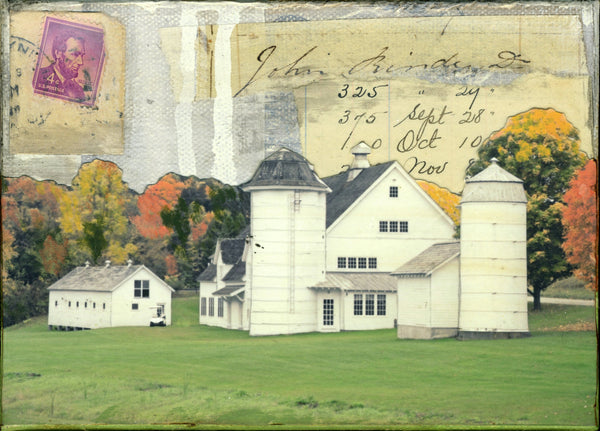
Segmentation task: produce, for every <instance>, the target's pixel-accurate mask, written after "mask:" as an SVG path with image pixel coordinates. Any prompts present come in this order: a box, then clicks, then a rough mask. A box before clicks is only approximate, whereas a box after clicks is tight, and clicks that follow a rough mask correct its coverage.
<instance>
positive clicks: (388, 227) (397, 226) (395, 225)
mask: <svg viewBox="0 0 600 431" xmlns="http://www.w3.org/2000/svg"><path fill="white" fill-rule="evenodd" d="M379 232H408V222H407V221H398V220H380V221H379Z"/></svg>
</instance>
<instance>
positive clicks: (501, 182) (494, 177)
mask: <svg viewBox="0 0 600 431" xmlns="http://www.w3.org/2000/svg"><path fill="white" fill-rule="evenodd" d="M491 162H492V163H491V164H490V165H489V166H488V167H487V168H485V169H484V170H483V171H481V172H480V173H478V174H477V175H475V176H474V177H472V178H469V179H467V180H466V181H465V183H466V184H465V188H464V190H463V193H462V199H461V201H460V203H461V205H462V204H464V203H467V202H516V203H527V196H526V195H525V189H524V188H523V180H521V179H519V178H517V177H515V176H514V175H513V174H511V173H509V172H507V171H505V170H504V169H502V168H501V167H500V166H498V160H497V159H495V158H493V159H492V160H491Z"/></svg>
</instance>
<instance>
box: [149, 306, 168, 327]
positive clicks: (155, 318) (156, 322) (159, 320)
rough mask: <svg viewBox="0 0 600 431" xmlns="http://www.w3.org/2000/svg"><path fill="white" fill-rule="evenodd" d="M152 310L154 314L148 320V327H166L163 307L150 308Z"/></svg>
mask: <svg viewBox="0 0 600 431" xmlns="http://www.w3.org/2000/svg"><path fill="white" fill-rule="evenodd" d="M150 309H153V310H154V314H153V315H152V317H151V318H150V326H167V316H166V315H165V307H164V305H156V306H153V307H150Z"/></svg>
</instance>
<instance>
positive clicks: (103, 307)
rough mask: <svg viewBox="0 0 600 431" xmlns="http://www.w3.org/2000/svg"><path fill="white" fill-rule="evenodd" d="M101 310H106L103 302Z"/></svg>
mask: <svg viewBox="0 0 600 431" xmlns="http://www.w3.org/2000/svg"><path fill="white" fill-rule="evenodd" d="M102 309H103V310H106V304H105V303H104V302H103V303H102Z"/></svg>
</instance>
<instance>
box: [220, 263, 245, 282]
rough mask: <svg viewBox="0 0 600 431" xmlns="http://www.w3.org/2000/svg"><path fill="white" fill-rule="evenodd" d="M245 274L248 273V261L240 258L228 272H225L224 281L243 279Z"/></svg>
mask: <svg viewBox="0 0 600 431" xmlns="http://www.w3.org/2000/svg"><path fill="white" fill-rule="evenodd" d="M244 275H246V262H243V261H242V260H239V261H238V262H237V263H236V264H235V265H233V267H232V268H231V269H230V270H229V271H228V272H227V274H225V276H224V277H223V281H243V278H244Z"/></svg>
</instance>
